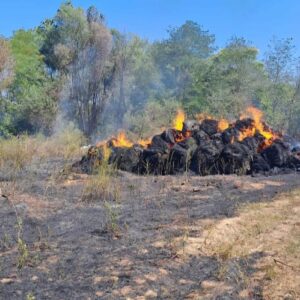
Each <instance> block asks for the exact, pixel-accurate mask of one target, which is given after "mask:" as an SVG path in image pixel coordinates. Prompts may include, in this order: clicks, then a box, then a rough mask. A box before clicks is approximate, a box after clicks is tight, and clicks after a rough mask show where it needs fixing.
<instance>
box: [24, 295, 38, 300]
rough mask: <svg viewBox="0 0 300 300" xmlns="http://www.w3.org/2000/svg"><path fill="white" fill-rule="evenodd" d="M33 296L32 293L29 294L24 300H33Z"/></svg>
mask: <svg viewBox="0 0 300 300" xmlns="http://www.w3.org/2000/svg"><path fill="white" fill-rule="evenodd" d="M35 299H36V298H35V296H34V295H33V293H29V294H27V295H26V300H35Z"/></svg>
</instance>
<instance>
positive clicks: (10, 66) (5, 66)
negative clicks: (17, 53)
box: [0, 37, 14, 93]
mask: <svg viewBox="0 0 300 300" xmlns="http://www.w3.org/2000/svg"><path fill="white" fill-rule="evenodd" d="M13 73H14V61H13V58H12V55H11V48H10V44H9V42H8V41H7V40H6V39H4V38H1V37H0V93H1V91H2V90H3V89H5V88H7V87H8V86H9V84H10V83H11V82H12V80H13Z"/></svg>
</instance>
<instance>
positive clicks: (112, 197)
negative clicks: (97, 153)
mask: <svg viewBox="0 0 300 300" xmlns="http://www.w3.org/2000/svg"><path fill="white" fill-rule="evenodd" d="M115 175H116V170H115V168H114V167H113V166H111V165H109V164H108V162H107V161H103V162H102V163H101V165H100V166H99V167H98V173H97V174H96V175H91V176H90V177H89V178H88V180H87V182H86V184H85V187H84V189H83V193H82V200H83V201H97V200H100V201H119V199H120V186H119V184H118V182H117V180H116V178H115Z"/></svg>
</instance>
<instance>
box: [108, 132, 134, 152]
mask: <svg viewBox="0 0 300 300" xmlns="http://www.w3.org/2000/svg"><path fill="white" fill-rule="evenodd" d="M112 144H113V145H114V147H126V148H129V147H131V146H133V143H132V142H130V141H129V140H128V138H127V137H126V134H125V132H124V131H121V132H120V133H119V134H118V136H117V137H116V138H113V139H112Z"/></svg>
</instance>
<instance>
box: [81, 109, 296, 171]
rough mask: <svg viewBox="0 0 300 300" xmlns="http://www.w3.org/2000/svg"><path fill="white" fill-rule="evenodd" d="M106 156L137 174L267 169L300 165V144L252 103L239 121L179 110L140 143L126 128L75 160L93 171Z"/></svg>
mask: <svg viewBox="0 0 300 300" xmlns="http://www.w3.org/2000/svg"><path fill="white" fill-rule="evenodd" d="M104 160H105V161H107V162H108V163H109V164H113V165H114V166H115V167H116V168H118V169H120V170H124V171H128V172H133V173H137V174H155V175H167V174H179V173H184V172H186V171H189V172H193V173H195V174H198V175H202V176H204V175H214V174H238V175H243V174H255V173H263V174H268V173H270V172H273V173H274V172H275V173H276V172H277V173H278V171H280V170H284V171H285V170H295V171H299V170H300V147H299V146H293V145H292V144H291V143H288V142H287V141H286V138H284V137H283V135H282V134H280V133H278V132H275V131H273V130H272V129H271V128H270V127H269V126H268V125H267V124H266V123H265V122H263V121H262V112H261V111H259V110H258V109H256V108H253V107H250V108H248V109H247V115H245V116H241V117H240V119H239V120H237V121H235V122H228V121H227V120H224V119H221V120H216V119H214V118H212V117H208V116H206V117H199V118H198V120H197V121H192V120H187V121H185V115H184V113H183V112H182V111H178V113H177V116H176V119H175V121H174V124H173V128H169V129H166V130H164V131H163V132H162V133H161V134H158V135H155V136H153V137H152V139H149V140H148V141H145V140H140V141H138V142H136V143H133V142H131V141H129V140H128V139H127V137H126V135H125V133H124V132H121V133H120V134H119V135H118V136H117V137H116V138H115V137H113V138H111V139H109V140H108V141H104V142H101V143H98V144H97V145H95V146H92V147H90V149H89V150H88V153H87V155H85V156H84V157H83V158H82V160H81V161H80V162H78V163H76V164H75V166H76V168H80V169H81V171H83V172H86V173H92V172H93V171H94V170H95V169H96V168H97V167H98V166H99V165H100V164H101V163H102V162H103V161H104Z"/></svg>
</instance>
